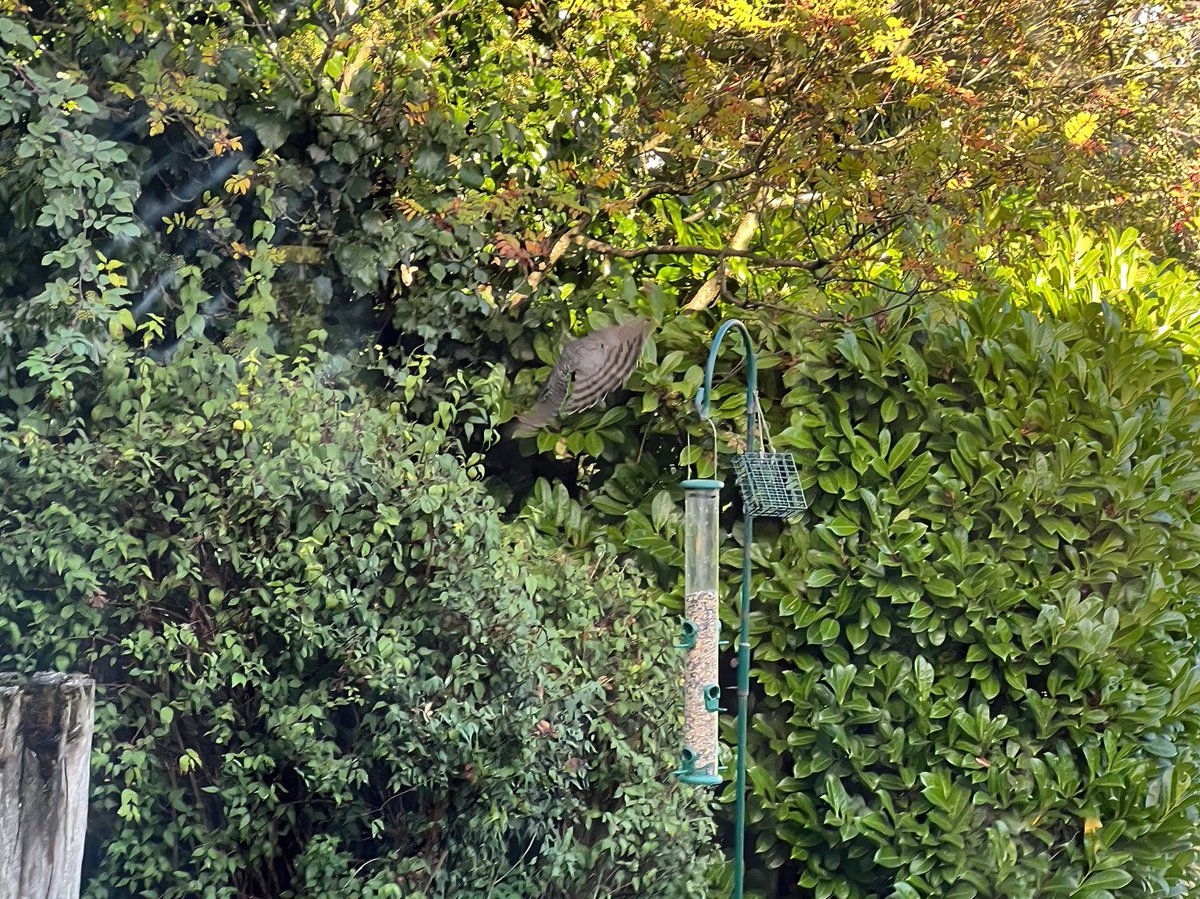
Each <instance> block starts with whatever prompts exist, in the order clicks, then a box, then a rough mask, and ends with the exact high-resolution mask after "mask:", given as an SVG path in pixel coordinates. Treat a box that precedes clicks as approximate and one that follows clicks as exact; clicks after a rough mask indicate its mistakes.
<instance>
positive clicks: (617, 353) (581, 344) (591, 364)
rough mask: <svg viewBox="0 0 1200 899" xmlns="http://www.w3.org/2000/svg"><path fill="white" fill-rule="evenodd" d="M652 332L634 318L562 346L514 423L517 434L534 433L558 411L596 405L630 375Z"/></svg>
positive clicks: (646, 320)
mask: <svg viewBox="0 0 1200 899" xmlns="http://www.w3.org/2000/svg"><path fill="white" fill-rule="evenodd" d="M653 327H654V326H653V324H652V323H651V322H650V321H649V320H648V319H645V318H635V319H632V320H630V321H627V322H625V323H624V324H622V325H611V326H609V327H607V328H600V329H599V330H596V331H593V332H592V333H591V334H588V335H587V336H586V337H581V338H579V339H578V340H569V341H567V343H566V345H565V346H563V348H562V351H561V352H560V353H559V354H558V359H557V360H555V362H554V367H553V368H551V369H550V377H549V378H547V379H546V384H545V386H544V387H542V392H541V393H540V394H539V395H538V400H537V402H536V403H535V404H534V406H533V408H532V409H530V410H529V411H528V412H526V413H525V414H524V415H522V416H520V417H519V418H518V419H517V421H518V430H519V431H524V432H526V433H528V432H532V431H536V430H538V429H539V428H543V427H545V426H546V425H547V424H549V423H550V422H551V421H552V420H553V419H554V417H555V416H556V415H557V414H558V413H559V412H560V411H561V412H568V413H569V412H579V411H581V410H583V409H588V408H591V407H592V406H595V405H596V404H597V403H599V402H601V401H602V400H603V399H604V398H605V397H606V396H607V395H608V394H609V393H611V392H612V391H613V390H615V389H617V388H618V387H620V386H621V385H622V384H624V383H625V381H626V379H627V378H628V377H629V375H630V374H631V373H632V372H633V370H634V368H635V367H636V366H637V363H638V359H640V358H641V355H642V347H643V346H645V344H646V338H647V337H648V336H649V335H650V331H651V330H652V329H653Z"/></svg>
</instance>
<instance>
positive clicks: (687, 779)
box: [671, 748, 721, 787]
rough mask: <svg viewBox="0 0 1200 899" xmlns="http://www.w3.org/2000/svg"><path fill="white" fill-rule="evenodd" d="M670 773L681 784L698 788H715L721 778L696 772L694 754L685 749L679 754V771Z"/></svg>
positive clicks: (704, 772) (703, 772) (705, 772)
mask: <svg viewBox="0 0 1200 899" xmlns="http://www.w3.org/2000/svg"><path fill="white" fill-rule="evenodd" d="M671 773H672V774H674V775H675V776H676V777H678V778H679V780H680V782H681V783H685V784H693V785H695V786H700V787H716V786H720V784H721V778H720V777H718V776H717V775H716V774H709V773H708V772H707V771H703V770H701V771H697V770H696V753H695V751H693V750H692V749H689V748H685V749H684V750H683V751H682V752H681V753H679V770H677V771H672V772H671Z"/></svg>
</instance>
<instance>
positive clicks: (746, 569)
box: [733, 328, 758, 899]
mask: <svg viewBox="0 0 1200 899" xmlns="http://www.w3.org/2000/svg"><path fill="white" fill-rule="evenodd" d="M742 339H743V342H744V344H745V349H746V451H747V452H755V451H756V450H757V449H758V360H757V359H756V358H755V355H754V348H753V347H752V346H751V345H750V335H749V333H748V332H747V331H746V330H745V328H743V329H742ZM744 528H745V530H744V531H743V533H742V603H741V609H740V615H739V618H740V626H739V628H738V653H737V660H738V670H737V693H738V717H737V785H736V789H737V804H736V807H735V809H734V814H735V816H736V820H735V823H734V834H733V844H734V845H733V899H742V894H743V892H744V890H745V879H746V731H747V729H748V725H749V720H748V719H749V717H750V580H751V577H750V566H751V560H750V547H751V546H752V545H753V543H754V516H753V515H751V514H749V513H748V512H747V513H746V515H745V523H744Z"/></svg>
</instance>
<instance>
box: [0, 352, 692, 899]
mask: <svg viewBox="0 0 1200 899" xmlns="http://www.w3.org/2000/svg"><path fill="white" fill-rule="evenodd" d="M131 369H132V370H131ZM103 373H104V377H103V379H102V383H101V384H100V385H99V387H98V396H99V398H100V403H99V405H97V406H96V407H95V408H94V410H93V413H92V420H93V423H94V425H95V436H93V437H83V436H76V437H73V438H71V439H66V440H62V439H54V438H47V437H45V436H41V435H39V434H37V433H36V432H34V431H33V430H26V431H23V432H14V433H12V434H10V435H9V436H8V437H7V438H6V439H5V441H4V443H3V445H2V448H0V477H2V478H3V479H4V482H5V485H6V487H5V491H4V493H3V497H2V498H0V669H10V668H14V667H16V668H19V669H22V670H31V669H39V668H41V669H44V668H58V669H68V668H69V669H72V670H85V671H89V672H91V673H93V674H94V675H95V676H96V678H97V680H98V710H97V728H96V744H95V761H94V766H93V767H94V790H93V802H92V806H91V818H90V826H91V828H92V837H91V845H92V847H93V852H92V853H91V855H90V858H89V860H88V862H87V879H86V888H85V895H86V896H88V897H89V899H100V897H113V896H129V895H155V896H162V897H185V896H187V897H193V896H211V897H238V896H282V897H287V896H303V897H321V896H327V897H334V896H337V897H341V896H364V897H371V896H378V897H384V896H394V897H399V896H404V897H419V896H430V897H433V896H445V897H451V896H456V897H457V896H462V897H469V896H508V897H568V896H577V895H606V896H631V897H632V896H663V897H667V896H685V895H686V896H691V895H701V894H702V893H703V877H704V869H705V864H706V862H705V852H706V850H705V848H704V846H705V844H706V836H707V833H708V831H707V824H706V823H704V822H706V821H707V817H708V816H707V814H706V812H705V810H704V809H703V808H702V805H701V803H700V802H699V800H698V798H697V797H695V796H694V795H693V794H691V793H689V792H686V791H682V790H679V789H678V788H677V787H676V786H675V785H674V784H673V782H672V779H671V778H670V776H669V770H670V767H669V766H670V763H671V760H670V755H669V750H673V749H674V744H675V740H674V733H675V723H676V722H675V716H661V715H658V714H654V715H650V714H647V712H648V710H650V709H652V708H654V707H655V706H669V705H670V704H671V702H672V701H673V699H674V693H675V691H674V681H673V670H674V669H673V665H672V660H671V659H670V658H669V657H657V658H655V657H652V656H651V655H650V653H649V650H647V649H646V648H645V647H644V646H643V645H642V644H641V643H640V642H639V640H638V639H637V638H636V637H635V635H640V634H641V633H646V634H649V635H650V637H651V639H650V641H649V643H648V644H646V645H647V646H652V647H653V646H663V645H666V644H667V643H669V637H668V636H667V635H666V634H665V633H664V631H665V628H666V627H667V625H666V624H665V623H664V622H662V621H661V619H658V618H657V617H655V616H653V615H652V614H651V607H650V605H649V603H648V599H647V596H646V593H645V591H644V588H643V587H642V586H641V585H640V584H639V583H638V582H637V581H636V579H634V578H633V577H632V576H631V575H630V574H628V573H627V572H625V571H624V570H622V569H620V568H614V567H612V566H611V565H610V564H605V563H604V562H603V560H602V557H599V556H596V557H594V558H593V557H592V556H594V553H590V554H583V555H582V556H579V557H577V558H576V559H572V558H568V557H566V556H564V555H562V553H561V552H558V551H554V552H553V553H551V552H550V551H549V550H548V549H547V544H546V542H545V541H543V540H540V538H537V539H535V538H534V536H533V535H532V533H531V532H529V531H527V529H525V528H524V527H523V526H518V525H509V526H505V525H502V524H501V521H500V518H499V516H498V514H497V510H496V509H495V508H494V506H493V504H492V502H491V501H490V500H489V498H488V496H487V494H486V492H485V491H484V490H483V489H482V487H481V486H480V485H479V483H478V482H477V480H476V479H477V476H478V474H479V469H478V460H477V459H474V458H469V457H464V456H463V455H462V454H461V453H459V452H457V451H456V450H455V449H454V445H453V441H452V440H451V439H450V438H448V436H447V431H446V427H447V426H448V425H449V424H450V423H451V422H452V421H454V420H455V417H456V415H457V410H455V409H454V408H450V407H447V408H445V409H443V410H442V411H443V413H444V415H443V418H444V421H442V422H441V423H440V424H429V425H417V424H413V423H411V422H410V421H409V420H407V419H406V417H405V415H404V412H403V409H402V407H401V404H400V403H396V404H393V405H392V406H391V408H389V409H381V408H379V407H377V406H375V405H373V404H372V403H371V402H369V401H367V400H366V399H365V398H364V397H363V396H362V395H361V394H360V393H359V392H358V391H356V390H354V389H352V388H346V387H344V386H339V385H338V384H337V383H336V380H335V379H334V378H333V377H332V376H331V374H330V372H329V370H328V366H327V365H325V364H324V362H322V363H321V364H320V365H316V364H312V365H310V364H307V363H304V362H303V361H301V362H299V363H296V364H294V365H290V366H284V365H283V364H282V363H280V362H278V361H276V360H274V359H270V358H267V359H261V360H260V359H258V358H257V357H256V356H255V355H254V354H251V355H250V356H249V357H247V358H245V359H243V360H241V361H240V362H239V361H237V360H235V359H234V358H233V357H230V356H227V355H223V354H221V353H220V352H219V351H217V350H215V349H213V348H209V349H204V350H200V351H197V352H195V353H184V354H182V355H181V356H180V358H179V359H177V360H176V361H175V362H174V363H172V364H171V365H169V366H161V367H160V366H157V365H153V364H151V363H149V362H148V361H146V360H141V361H137V362H134V363H133V364H132V366H130V365H129V364H128V363H127V362H124V361H120V360H118V359H117V358H116V357H113V358H111V359H110V360H109V362H108V363H107V364H106V366H105V367H104V369H103ZM419 379H420V375H419V373H410V374H409V375H408V378H407V381H406V382H402V383H401V384H400V385H399V387H400V391H399V394H398V395H399V396H400V397H403V396H404V395H405V393H406V392H407V393H408V394H409V395H411V394H412V393H413V392H414V391H415V390H416V389H417V388H418V386H419ZM185 400H186V403H187V408H186V411H181V409H180V403H181V402H182V401H185ZM585 565H586V567H584V566H585Z"/></svg>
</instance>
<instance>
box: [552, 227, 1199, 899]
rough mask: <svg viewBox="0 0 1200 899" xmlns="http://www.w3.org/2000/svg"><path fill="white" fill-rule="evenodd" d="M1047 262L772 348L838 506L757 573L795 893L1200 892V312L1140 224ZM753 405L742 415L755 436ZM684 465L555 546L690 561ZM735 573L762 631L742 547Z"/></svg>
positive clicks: (620, 497)
mask: <svg viewBox="0 0 1200 899" xmlns="http://www.w3.org/2000/svg"><path fill="white" fill-rule="evenodd" d="M1039 243H1040V245H1041V246H1042V248H1043V249H1044V250H1045V253H1046V255H1045V256H1044V257H1043V258H1042V260H1041V261H1040V262H1039V263H1038V264H1037V266H1036V273H1037V277H1032V276H1031V275H1032V273H1031V272H1029V271H1012V272H1009V273H1008V275H1007V277H1009V278H1010V279H1011V286H1010V287H1009V288H1007V289H1005V290H1004V291H1002V292H993V293H992V294H990V295H982V296H978V297H975V298H973V299H970V300H969V301H967V302H965V303H963V304H954V305H947V306H940V307H937V308H935V309H932V310H929V311H926V312H924V313H922V314H919V315H918V314H913V313H902V314H900V315H891V316H880V317H874V318H871V319H869V320H867V321H865V322H862V323H858V324H854V325H850V326H845V327H842V326H838V327H827V328H820V329H817V328H812V327H809V328H807V329H806V330H805V329H802V328H801V327H800V326H796V327H797V328H798V330H786V329H784V328H783V327H782V321H783V319H782V317H780V318H777V320H776V322H775V328H771V327H766V326H764V327H763V328H762V329H761V333H762V335H763V336H764V338H765V339H766V340H767V341H768V345H767V346H766V347H765V348H764V349H766V350H768V351H769V354H768V355H767V356H766V357H765V361H766V364H767V373H766V375H765V377H764V384H763V387H764V394H765V396H766V397H769V404H768V405H767V408H766V411H767V416H768V420H769V421H770V422H771V424H772V431H773V433H774V434H775V441H776V444H777V446H779V447H781V448H785V449H790V450H792V451H794V452H796V453H797V455H798V458H799V460H800V466H801V470H802V471H803V472H806V480H807V482H808V488H809V490H810V493H811V498H812V501H813V505H812V509H811V510H810V512H809V513H808V519H809V520H808V523H807V526H801V525H797V526H789V527H786V528H779V527H770V526H769V525H765V524H762V523H760V525H759V531H760V533H759V542H758V545H757V546H756V547H755V554H754V559H755V575H754V576H755V582H754V584H755V614H754V618H753V625H752V627H753V639H752V642H753V645H754V657H755V660H756V665H755V669H754V678H755V681H756V683H757V685H758V692H757V699H756V702H755V704H754V719H753V730H752V734H751V738H752V753H753V760H754V765H753V766H752V768H751V779H752V782H753V785H754V788H755V796H754V797H753V799H752V817H753V820H754V821H755V827H756V829H757V837H758V839H757V848H758V850H759V857H760V859H762V860H763V862H765V864H766V865H767V867H768V868H776V869H778V870H777V871H776V872H775V873H774V874H767V873H766V872H760V874H759V875H758V877H757V879H756V882H757V883H758V884H759V885H760V886H761V887H763V888H769V889H770V891H771V892H772V893H773V894H776V895H784V896H793V895H794V896H805V895H817V896H848V897H874V896H897V897H902V899H908V897H912V896H954V897H958V896H963V897H970V896H988V897H991V896H994V897H1010V896H1091V897H1097V899H1103V897H1107V896H1109V895H1114V896H1130V897H1132V896H1147V897H1149V896H1181V895H1186V894H1187V889H1188V886H1187V885H1188V884H1189V883H1191V882H1194V880H1195V876H1196V870H1197V869H1196V867H1195V866H1196V863H1197V858H1196V851H1195V839H1194V836H1193V834H1194V831H1195V826H1196V821H1197V819H1198V814H1197V811H1198V809H1197V806H1198V803H1200V794H1197V791H1196V789H1195V783H1196V777H1197V772H1196V766H1197V761H1198V759H1197V750H1196V746H1197V742H1196V741H1197V736H1198V735H1200V731H1198V730H1197V728H1198V727H1200V717H1198V715H1200V707H1198V700H1200V668H1198V667H1197V663H1196V655H1195V649H1194V647H1195V642H1196V629H1197V612H1198V610H1197V608H1196V603H1195V597H1196V596H1197V593H1198V587H1200V584H1198V583H1197V575H1196V568H1197V560H1198V559H1200V556H1198V554H1197V541H1198V539H1200V530H1198V529H1197V513H1198V511H1200V510H1198V509H1197V497H1198V496H1200V494H1198V493H1197V487H1200V478H1198V475H1197V471H1198V470H1200V459H1198V458H1197V455H1198V453H1200V440H1198V434H1197V428H1200V424H1198V422H1200V393H1198V391H1197V386H1196V383H1195V381H1194V379H1193V375H1192V374H1191V372H1192V371H1194V366H1195V361H1196V356H1195V354H1194V340H1195V333H1194V331H1188V330H1186V326H1187V325H1188V324H1189V323H1190V320H1191V319H1192V318H1193V317H1194V315H1195V310H1196V309H1197V308H1200V304H1198V303H1197V292H1196V288H1195V286H1194V283H1193V282H1192V281H1190V280H1189V279H1186V278H1184V277H1183V276H1182V274H1181V273H1179V272H1176V271H1175V270H1173V269H1171V268H1169V267H1166V268H1164V267H1162V266H1153V265H1149V264H1148V260H1147V259H1146V258H1145V254H1144V252H1143V251H1141V250H1140V249H1139V248H1138V247H1137V246H1136V245H1133V244H1132V242H1131V238H1130V236H1129V235H1124V236H1123V237H1121V238H1117V237H1116V236H1113V237H1112V238H1109V239H1103V240H1101V239H1096V238H1093V237H1089V236H1088V235H1086V234H1080V233H1078V232H1076V233H1074V234H1065V235H1064V234H1061V233H1058V232H1056V231H1050V232H1047V233H1046V234H1044V235H1042V236H1041V238H1039ZM1048 294H1049V295H1053V297H1054V298H1055V305H1054V307H1053V310H1050V309H1047V308H1046V306H1045V305H1044V302H1043V301H1044V297H1045V296H1046V295H1048ZM1028 310H1037V311H1038V312H1040V313H1046V312H1049V311H1053V312H1054V313H1055V314H1054V315H1053V316H1050V317H1047V318H1045V319H1044V320H1043V319H1040V318H1039V317H1038V316H1037V315H1035V314H1034V312H1032V311H1028ZM1164 324H1170V325H1172V326H1173V329H1171V330H1164V329H1163V328H1162V327H1161V326H1162V325H1164ZM801 334H802V335H803V336H801ZM730 356H731V358H730V360H728V362H727V363H725V365H723V366H722V369H721V371H725V370H726V366H729V368H730V369H732V368H734V367H735V366H736V358H735V356H734V353H733V352H732V351H731V353H730ZM693 358H694V354H693ZM675 360H678V363H677V364H678V365H679V366H680V371H679V375H682V376H683V378H684V380H685V381H686V380H687V379H688V376H687V375H686V374H685V372H684V369H686V367H687V366H688V365H689V364H691V363H690V362H689V361H687V360H686V358H680V357H679V356H678V355H671V354H670V353H668V354H667V356H666V357H664V361H663V362H662V363H660V364H659V366H658V369H659V370H658V371H652V372H651V373H650V374H648V375H647V381H648V382H649V383H650V384H651V385H652V384H653V383H654V382H655V381H659V380H660V379H662V378H663V376H664V373H663V372H662V371H661V369H662V368H663V367H664V365H665V366H668V367H669V366H670V365H671V364H672V363H673V362H674V361H675ZM693 370H694V369H693ZM646 389H647V390H652V389H653V387H652V386H651V387H648V388H646ZM739 390H740V387H739V384H738V383H737V380H736V378H735V379H732V380H731V381H729V382H727V383H725V384H724V385H723V386H722V387H721V388H720V389H719V392H718V396H717V406H718V408H720V409H722V410H723V411H722V412H721V413H720V414H721V417H722V418H723V419H724V420H725V422H727V423H728V426H729V427H731V428H732V427H735V426H736V422H737V418H738V416H739V415H740V403H739V396H738V394H739ZM610 428H611V426H610ZM722 433H723V434H725V435H726V436H725V437H724V438H723V440H722V444H723V447H722V452H725V451H726V447H728V448H729V449H733V448H734V445H735V440H734V435H733V434H732V433H731V432H727V431H725V430H724V428H722ZM698 437H699V435H694V436H693V441H694V442H695V441H696V440H697V438H698ZM693 445H695V443H694V444H693ZM700 461H701V463H703V460H700ZM725 464H727V458H726V463H725ZM654 468H655V463H653V462H647V461H646V460H645V459H643V461H642V462H641V463H640V464H638V465H624V466H619V467H618V468H617V469H616V472H615V474H614V475H613V476H612V477H610V478H608V479H607V480H604V481H603V482H601V483H599V484H596V485H595V490H594V492H592V493H589V494H587V495H585V496H584V497H583V498H582V499H580V500H578V501H573V500H570V499H569V498H567V497H566V496H561V497H560V499H559V511H558V513H557V516H556V519H555V520H554V521H553V522H548V524H547V527H546V530H547V533H550V532H553V531H554V529H555V528H563V527H566V528H567V530H568V532H569V533H572V534H574V535H576V536H578V537H579V538H580V539H582V540H584V541H586V540H589V539H593V537H594V535H595V533H596V532H597V530H598V529H599V530H608V531H609V533H611V534H613V535H616V536H617V537H618V539H620V540H622V541H624V542H625V543H626V545H629V546H631V547H632V548H635V549H638V550H640V551H642V552H644V553H645V555H646V561H647V563H648V564H653V563H654V562H656V561H657V562H658V563H659V564H665V565H668V566H671V567H674V566H676V565H677V564H678V554H677V550H674V548H673V544H676V543H677V537H676V536H675V534H674V532H673V530H672V528H673V527H674V525H673V524H672V521H671V515H670V510H671V509H672V508H673V501H672V498H671V494H670V493H663V494H660V495H658V496H657V497H654V498H653V499H651V498H650V497H647V499H646V500H645V501H642V502H641V503H638V501H637V496H638V494H639V488H638V486H637V485H638V484H639V483H641V484H645V483H647V482H650V481H651V480H652V479H653V478H654V474H653V469H654ZM723 470H724V471H725V472H726V476H727V478H728V477H729V475H728V469H727V468H725V469H723ZM658 478H659V483H660V485H662V486H664V487H666V486H669V483H667V482H668V474H667V471H666V470H663V471H661V473H660V474H659V475H658ZM630 501H632V502H634V504H635V505H640V508H639V509H637V510H635V511H631V512H628V513H627V514H622V515H620V517H615V516H616V514H617V513H618V512H619V510H621V508H622V507H623V506H624V505H625V504H627V503H629V502H630ZM571 508H574V510H575V513H576V516H577V518H578V517H582V518H583V522H584V523H583V524H582V525H581V526H578V527H574V528H572V527H571V526H570V524H569V523H568V522H569V519H570V515H569V514H568V512H567V511H566V510H569V509H571ZM589 508H590V509H591V510H594V512H595V511H598V512H600V513H608V514H611V515H612V516H613V517H609V518H607V521H608V522H610V523H609V524H608V525H605V524H604V521H605V517H604V514H602V515H601V516H599V517H596V516H595V515H594V514H593V517H590V518H589V517H588V515H587V514H586V511H585V510H586V509H589ZM731 511H732V510H731ZM731 523H732V521H731ZM734 533H735V535H736V533H737V530H736V526H735V527H734ZM724 561H725V571H726V574H725V577H726V583H727V584H728V592H729V595H730V597H731V600H730V603H729V605H728V612H729V614H730V618H729V620H728V621H727V624H728V625H730V626H732V625H733V623H734V622H733V618H732V612H733V600H732V597H733V596H734V595H735V591H736V589H737V587H738V584H739V574H740V560H739V558H738V553H737V552H736V550H734V548H733V547H731V548H730V552H729V553H728V556H727V557H726V558H725V560H724ZM1106 891H1107V892H1106Z"/></svg>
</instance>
